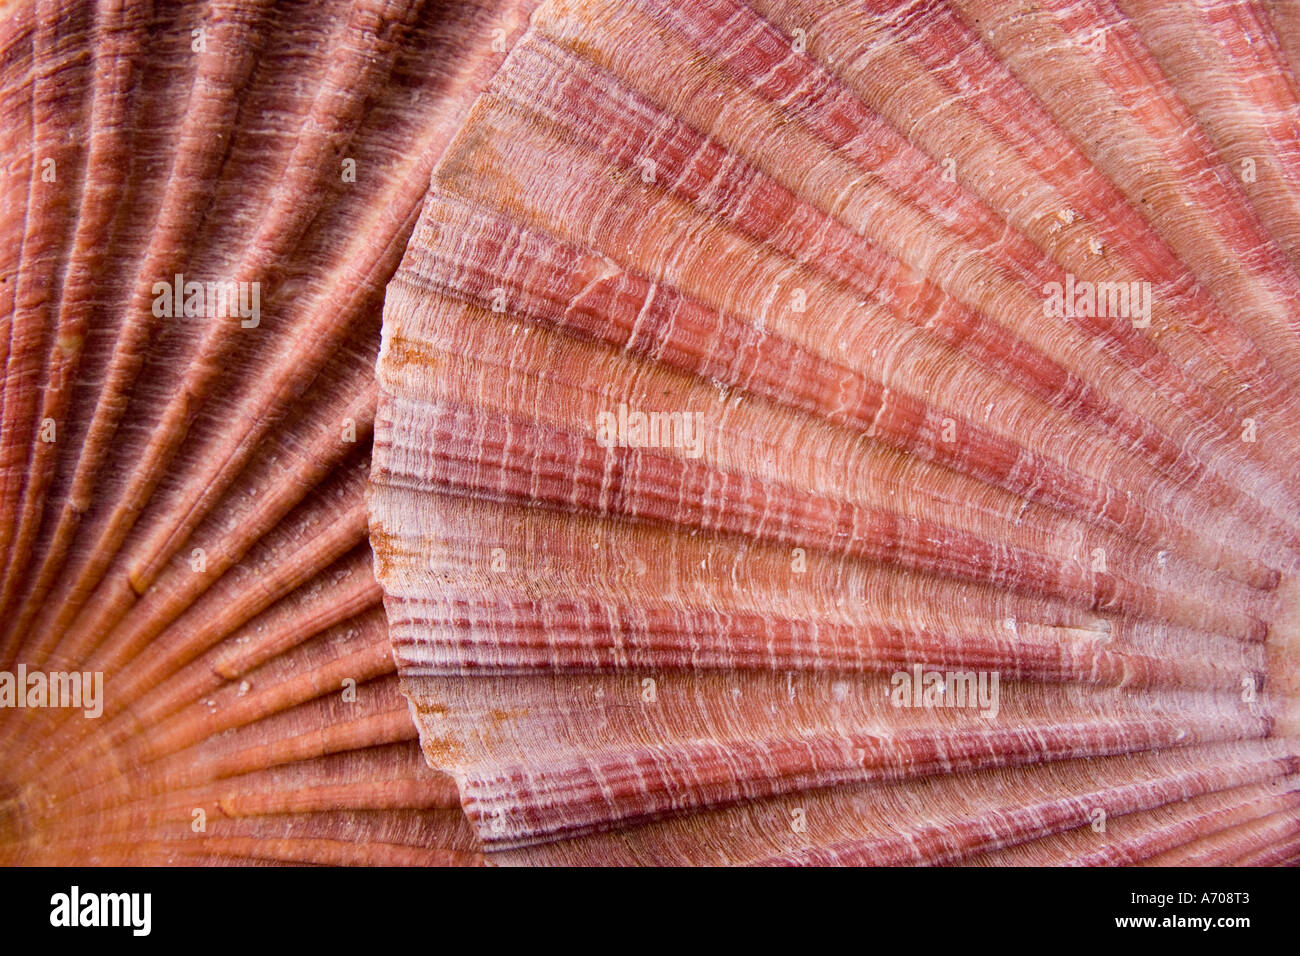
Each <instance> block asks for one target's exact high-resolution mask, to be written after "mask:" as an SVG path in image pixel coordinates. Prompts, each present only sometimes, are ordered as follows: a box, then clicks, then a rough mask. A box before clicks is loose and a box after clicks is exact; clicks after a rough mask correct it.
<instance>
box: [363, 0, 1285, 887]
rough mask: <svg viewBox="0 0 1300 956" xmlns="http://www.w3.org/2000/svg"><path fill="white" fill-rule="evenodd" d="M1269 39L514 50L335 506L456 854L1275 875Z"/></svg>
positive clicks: (1276, 71)
mask: <svg viewBox="0 0 1300 956" xmlns="http://www.w3.org/2000/svg"><path fill="white" fill-rule="evenodd" d="M1298 48H1300V33H1298V32H1297V18H1296V14H1295V9H1294V5H1288V4H1284V3H1250V2H1231V3H1229V2H1207V3H1175V4H1169V3H1162V2H1156V0H1114V2H1112V0H1087V2H1083V3H1079V2H1073V0H1071V2H1065V0H1060V2H1057V0H1042V2H1039V3H1035V4H1008V3H1002V2H998V0H953V2H950V3H949V2H943V3H941V2H933V0H931V2H908V3H894V2H884V0H881V2H865V3H852V4H843V3H837V2H831V0H822V2H818V0H750V2H748V3H741V2H739V0H682V2H675V3H672V4H662V3H657V2H653V0H630V2H627V3H620V4H604V3H589V2H581V0H553V2H548V3H546V4H544V5H543V6H542V7H541V8H539V10H538V11H536V13H535V14H534V15H533V18H532V24H531V27H530V29H529V31H528V32H527V33H526V34H525V35H524V37H523V38H522V39H521V40H520V41H519V43H518V44H517V45H516V46H515V47H514V48H513V49H512V51H511V53H510V54H509V56H508V57H507V59H506V61H505V63H504V65H503V66H502V68H501V69H500V70H499V71H498V72H497V73H496V74H495V76H494V77H493V78H492V80H491V82H490V83H489V84H488V86H487V88H486V90H485V91H484V93H483V94H482V95H481V96H480V97H479V98H478V99H477V101H476V103H475V104H474V106H473V109H472V110H471V111H470V113H469V114H468V116H467V118H466V121H465V123H464V125H463V127H462V128H461V129H460V131H459V132H458V133H457V134H456V136H455V138H454V139H453V141H452V142H451V143H450V145H449V146H448V147H447V149H446V151H445V152H444V153H443V155H442V157H441V159H440V160H439V162H438V164H437V165H436V167H435V169H434V172H433V179H432V185H431V188H430V191H429V193H428V196H427V198H426V199H425V204H424V209H423V213H422V215H421V216H420V219H419V222H418V223H417V225H416V227H415V231H414V233H413V236H412V239H411V242H410V245H409V246H408V248H407V251H406V254H405V257H404V258H403V260H402V263H401V266H400V267H399V269H398V271H397V273H396V275H395V277H394V279H393V281H392V282H391V284H390V285H389V288H388V293H387V297H386V300H385V305H384V324H383V344H382V348H381V351H380V357H379V365H378V369H379V387H380V394H379V404H378V412H377V417H376V429H375V454H374V465H373V475H372V480H373V487H372V492H371V498H370V520H371V541H372V543H373V545H374V548H375V554H376V567H377V575H378V578H379V581H380V583H381V584H382V586H383V588H384V590H385V603H386V608H387V613H388V618H389V624H390V630H391V639H392V641H393V644H394V649H395V653H396V656H397V661H398V665H399V669H400V673H401V675H402V680H403V687H404V690H405V692H406V693H407V694H408V695H409V697H410V699H411V701H412V704H413V708H414V712H415V715H416V720H417V722H418V724H419V729H420V736H421V742H422V745H423V748H424V752H425V754H426V756H427V757H428V759H429V761H430V763H431V764H432V766H433V767H435V768H438V769H441V770H445V771H447V772H449V773H451V774H453V775H454V777H455V779H456V782H457V784H458V787H459V791H460V798H461V801H462V804H463V806H464V808H465V811H466V813H467V815H468V818H469V821H470V823H471V824H472V825H473V827H474V829H475V832H476V834H477V836H478V837H479V839H480V840H481V841H482V843H483V845H484V848H485V851H486V852H487V853H488V856H489V858H491V859H494V860H498V861H509V862H584V863H588V862H598V863H614V862H621V863H628V862H638V863H645V862H655V863H687V862H689V863H755V862H805V863H809V862H812V863H824V862H866V863H953V862H962V863H969V864H974V865H996V864H1007V863H1026V862H1032V863H1059V862H1075V863H1080V862H1081V863H1130V862H1148V863H1160V862H1180V863H1193V862H1198V863H1203V862H1215V863H1229V862H1239V863H1245V862H1251V863H1259V862H1295V861H1296V859H1297V858H1298V857H1300V810H1298V809H1297V808H1298V807H1300V776H1298V771H1300V759H1298V758H1300V740H1297V737H1296V733H1297V721H1296V713H1295V706H1294V699H1295V679H1296V674H1295V655H1296V643H1295V641H1296V637H1295V635H1296V627H1297V613H1298V611H1297V608H1298V607H1300V604H1298V602H1300V590H1298V588H1297V584H1296V577H1295V575H1296V571H1297V555H1298V554H1300V510H1298V509H1297V501H1298V500H1300V485H1298V484H1297V482H1296V479H1295V474H1294V470H1293V467H1292V462H1291V458H1292V457H1293V455H1294V451H1295V449H1296V448H1297V444H1296V442H1297V438H1298V437H1300V414H1298V411H1300V409H1298V406H1297V394H1298V392H1297V385H1298V384H1300V349H1298V348H1297V333H1298V332H1300V320H1298V319H1297V311H1296V303H1297V301H1300V278H1298V272H1297V266H1298V265H1300V258H1298V252H1300V250H1298V248H1297V242H1298V241H1300V229H1298V228H1297V227H1298V226H1300V218H1298V216H1300V152H1297V144H1298V143H1300V137H1297V132H1298V131H1300V108H1298V106H1297V103H1298V100H1300V97H1298V93H1300V90H1298V88H1297V81H1296V77H1297V75H1300V74H1297V66H1300V62H1298V61H1297V51H1298ZM1121 284H1122V285H1121ZM1089 290H1090V291H1089ZM1130 293H1131V295H1130ZM1089 295H1091V296H1092V300H1091V305H1086V304H1085V303H1086V302H1087V301H1088V296H1089ZM1121 295H1122V298H1121ZM1054 301H1055V305H1053V302H1054ZM651 415H657V416H658V417H657V418H651V417H650V416H651ZM638 416H640V417H638ZM950 671H951V672H964V673H968V674H969V675H971V677H972V679H975V680H985V681H986V683H985V684H984V685H981V686H984V687H985V689H986V690H988V691H989V694H988V695H986V697H983V698H980V697H978V694H975V695H974V696H973V697H971V698H969V699H967V700H965V702H964V705H963V701H962V699H961V697H959V696H958V693H959V691H962V692H964V691H966V690H973V689H972V688H969V687H966V686H965V685H961V686H959V684H958V683H954V682H953V681H952V680H951V679H950V678H948V677H947V672H950ZM932 672H940V673H942V674H943V675H944V687H943V691H942V692H940V691H938V690H934V688H935V687H936V684H937V681H932V680H931V679H930V675H931V673H932ZM914 677H915V678H916V684H917V686H916V688H915V689H916V690H917V693H915V694H913V692H912V690H905V688H909V687H911V681H912V680H913V678H914ZM994 678H997V680H998V684H997V686H996V693H993V679H994ZM921 687H926V688H929V689H931V690H933V691H934V693H933V694H931V695H930V696H929V697H928V698H927V697H926V696H925V695H924V694H922V693H920V688H921ZM945 693H946V694H947V695H948V696H947V697H944V696H943V694H945ZM973 700H974V701H977V702H978V706H975V705H972V701H973Z"/></svg>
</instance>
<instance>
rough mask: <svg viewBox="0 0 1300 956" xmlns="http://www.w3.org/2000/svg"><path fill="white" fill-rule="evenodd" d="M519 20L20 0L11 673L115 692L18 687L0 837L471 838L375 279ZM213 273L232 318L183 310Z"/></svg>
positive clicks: (14, 856) (58, 852) (205, 843)
mask: <svg viewBox="0 0 1300 956" xmlns="http://www.w3.org/2000/svg"><path fill="white" fill-rule="evenodd" d="M525 22H526V11H525V10H524V9H523V8H522V7H516V6H514V5H510V4H503V5H500V8H499V9H498V8H496V7H495V6H494V5H491V4H486V5H482V6H479V5H474V4H444V3H437V2H405V0H392V2H370V0H366V2H362V0H358V2H323V3H322V2H315V0H313V2H296V3H265V2H257V0H234V2H211V3H204V4H196V3H166V2H163V3H156V4H144V3H125V4H119V3H100V4H93V3H86V2H69V3H57V2H37V3H16V4H7V5H6V7H5V10H4V22H3V26H2V31H3V33H2V44H0V51H2V52H0V79H2V81H3V84H2V86H0V109H2V110H3V122H2V124H0V129H3V135H4V137H5V142H4V156H5V162H6V169H5V176H4V179H3V182H2V188H3V190H4V202H3V214H2V215H3V221H2V222H0V235H2V236H3V241H2V242H0V256H3V260H2V261H0V296H2V297H3V302H2V303H0V304H2V305H3V315H4V327H3V330H0V347H3V348H4V349H5V353H4V356H3V358H4V361H5V362H6V365H5V376H4V389H3V410H4V414H3V435H2V442H0V455H2V456H3V458H2V460H0V494H2V495H3V502H2V503H0V555H2V556H3V569H4V574H3V578H2V580H3V585H2V587H0V622H3V623H2V624H0V633H2V634H3V638H2V639H0V668H2V669H3V670H4V671H5V672H7V673H10V674H13V673H15V672H17V670H18V668H20V667H21V668H23V669H25V671H26V672H27V673H31V672H42V673H52V672H56V671H67V672H71V671H76V672H86V673H87V674H91V673H94V672H99V673H102V674H103V677H104V689H103V694H102V698H101V700H100V702H99V703H100V705H102V714H101V715H100V716H98V717H85V716H83V712H82V711H80V710H77V709H66V708H51V707H44V708H36V707H28V708H17V707H13V709H9V708H8V707H7V708H6V709H4V710H0V859H3V860H5V861H7V862H27V863H32V862H36V863H122V862H133V863H158V862H185V861H210V862H240V861H277V860H279V861H298V862H410V863H417V862H424V863H427V862H435V863H451V862H475V861H477V860H479V859H481V857H480V856H479V853H478V846H477V841H476V839H475V838H474V836H473V834H472V833H471V832H470V830H469V828H468V827H467V826H466V824H465V822H464V817H463V814H462V813H461V811H460V810H459V807H458V801H457V799H456V796H457V795H456V791H455V788H454V786H453V785H452V784H451V781H450V779H449V778H447V777H445V776H443V775H441V774H438V773H435V772H434V771H432V770H431V769H430V768H429V767H428V766H427V764H426V763H425V762H424V761H423V759H422V758H421V756H420V752H419V749H418V745H417V743H416V730H415V727H414V726H413V725H412V722H411V719H410V716H409V708H408V705H407V703H406V701H405V700H404V699H403V698H402V696H401V694H400V692H399V689H398V683H397V676H396V674H395V668H394V663H393V659H392V654H391V648H390V645H389V642H388V638H387V627H386V623H385V620H384V615H383V612H382V608H381V607H380V605H379V601H380V591H379V588H378V585H377V583H376V582H375V580H374V577H373V574H372V570H371V556H370V549H369V544H368V542H367V540H366V513H365V505H364V497H363V495H364V484H365V481H366V477H367V474H368V471H369V436H370V429H371V424H372V418H373V410H374V404H375V400H376V389H375V384H374V373H373V369H374V363H375V359H376V354H377V349H378V343H379V324H380V307H381V301H382V295H383V289H384V285H385V283H386V282H387V280H388V279H389V277H390V276H391V275H392V272H393V269H394V268H395V267H396V265H397V263H398V261H399V259H400V257H401V254H402V251H403V249H404V248H405V243H406V241H407V238H408V236H409V233H410V229H411V227H412V225H413V224H414V221H415V218H416V216H417V214H418V211H419V204H420V201H421V199H422V197H423V195H424V193H425V191H426V190H427V187H428V181H429V173H430V169H431V168H432V165H433V162H434V160H435V158H436V157H437V155H438V153H439V151H440V150H441V148H442V147H443V146H444V145H445V143H446V142H447V140H448V138H449V137H450V135H451V133H452V132H454V130H455V129H456V128H457V127H458V126H459V124H460V121H461V119H462V118H463V113H464V110H465V108H466V107H467V106H468V104H469V103H470V102H471V100H472V97H473V95H474V93H476V92H477V91H478V90H479V89H481V87H482V84H483V82H485V80H486V79H487V78H488V77H489V76H490V75H491V73H492V71H493V70H494V69H495V67H496V66H497V65H498V64H499V63H500V61H501V59H502V57H503V55H504V49H505V45H504V42H502V43H494V42H493V41H494V39H495V38H496V37H497V36H498V34H499V36H500V37H501V38H507V37H508V38H513V37H514V36H515V35H517V34H518V32H519V31H520V30H521V29H522V27H523V25H524V23H525ZM494 47H495V48H496V49H495V50H494ZM181 277H183V278H181ZM190 282H199V283H230V284H231V288H232V289H237V290H238V301H239V303H240V307H241V308H240V311H238V313H235V312H234V311H233V302H234V301H235V298H236V297H235V295H234V293H233V292H232V298H231V302H232V305H231V308H230V310H229V311H223V309H224V307H222V308H219V309H217V310H216V311H213V307H212V306H213V303H212V302H211V301H209V302H208V305H207V306H206V307H205V306H203V305H202V304H201V303H198V302H197V300H195V302H194V305H195V311H194V312H188V313H187V312H185V311H184V309H183V306H182V295H181V291H183V293H184V296H183V298H184V305H185V306H189V305H190V304H191V292H190V290H189V288H188V283H190ZM172 283H181V287H180V290H178V291H177V293H176V299H175V310H174V311H169V310H171V303H170V298H171V297H170V295H169V296H168V297H167V301H162V300H160V295H161V293H160V288H159V284H161V287H162V289H164V290H165V289H167V287H168V286H169V285H171V284H172ZM209 288H211V287H209ZM254 290H256V300H254V297H253V296H254ZM208 294H209V295H211V294H212V293H211V292H209V293H208ZM246 306H247V307H248V308H245V307H246ZM87 686H89V685H87ZM9 703H10V706H12V703H13V702H12V701H10V702H9Z"/></svg>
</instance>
